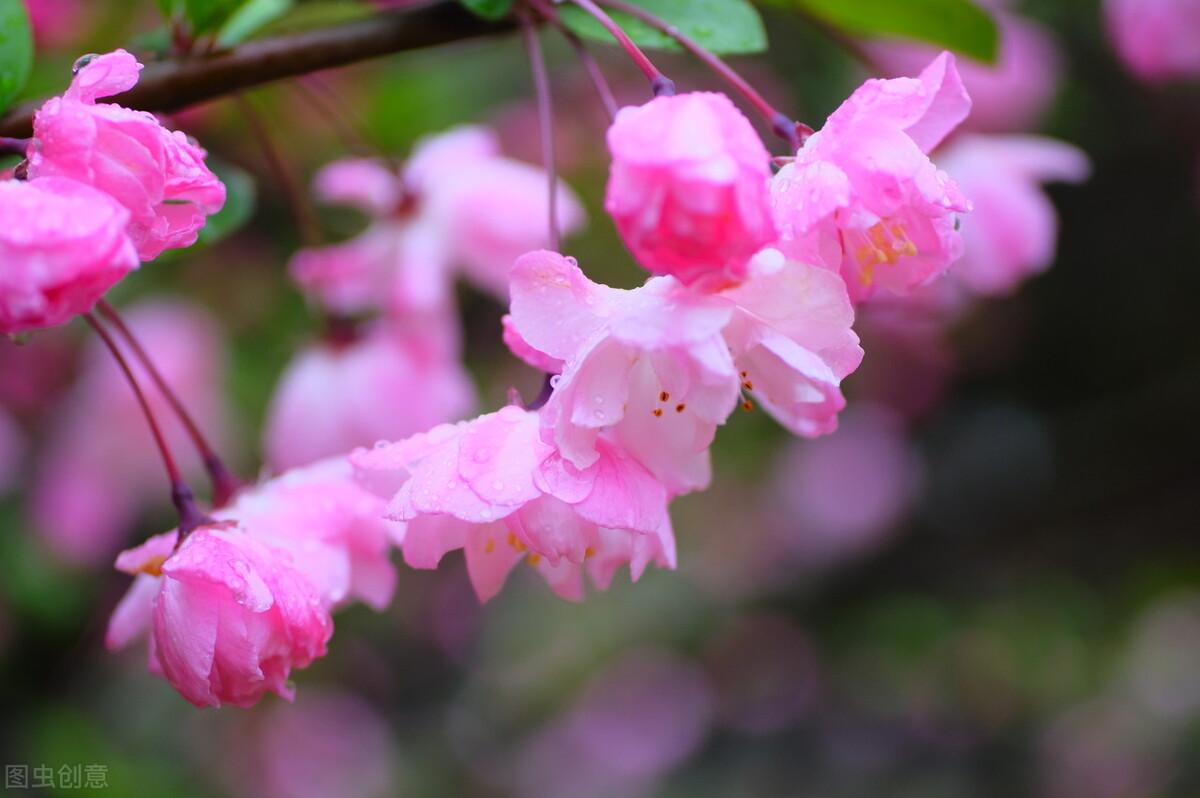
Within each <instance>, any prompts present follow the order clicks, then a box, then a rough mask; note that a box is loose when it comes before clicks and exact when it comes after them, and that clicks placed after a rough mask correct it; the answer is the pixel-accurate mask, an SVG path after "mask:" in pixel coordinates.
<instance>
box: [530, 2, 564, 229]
mask: <svg viewBox="0 0 1200 798" xmlns="http://www.w3.org/2000/svg"><path fill="white" fill-rule="evenodd" d="M520 16H521V32H522V34H523V35H524V37H525V50H526V52H527V53H528V54H529V66H530V68H531V69H532V70H533V85H534V88H535V89H536V91H537V106H538V122H539V123H540V130H541V139H542V165H543V167H544V168H545V170H546V179H547V181H548V184H549V185H548V188H547V192H548V204H549V206H550V226H549V238H550V248H551V249H552V250H555V251H556V252H557V251H558V248H559V244H560V243H561V236H560V235H559V230H558V168H557V159H556V158H555V156H554V99H553V97H552V96H551V94H550V77H549V75H547V74H546V58H545V56H544V55H543V53H542V43H541V41H540V40H539V39H538V32H537V28H536V27H535V26H534V24H533V20H531V19H530V18H529V15H528V14H525V13H522V14H521V15H520Z"/></svg>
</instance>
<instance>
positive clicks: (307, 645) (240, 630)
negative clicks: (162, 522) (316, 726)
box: [107, 522, 333, 707]
mask: <svg viewBox="0 0 1200 798" xmlns="http://www.w3.org/2000/svg"><path fill="white" fill-rule="evenodd" d="M176 536H177V534H176V533H175V532H168V533H166V534H162V535H157V536H155V537H153V538H150V540H148V541H146V542H145V543H143V544H142V545H141V546H138V547H137V548H134V549H129V550H128V551H125V552H123V553H122V554H121V556H120V557H118V558H117V568H118V569H120V570H122V571H125V572H126V573H130V574H134V575H136V576H137V580H136V581H135V582H134V585H133V587H131V588H130V590H129V593H127V594H126V596H125V598H124V599H122V601H121V604H120V605H119V606H118V607H117V610H116V611H115V612H114V613H113V617H112V621H111V622H110V625H109V630H108V635H107V643H108V646H109V648H110V649H111V648H119V647H121V646H124V645H125V644H127V643H129V642H130V641H132V640H133V639H134V638H136V637H138V636H140V634H141V633H142V632H143V631H144V630H145V629H146V628H147V627H149V628H150V629H152V636H151V643H150V662H151V670H152V671H153V672H155V673H160V674H161V675H162V676H163V677H164V678H165V679H166V680H167V681H168V682H170V683H171V686H172V687H174V688H175V689H176V690H178V691H179V693H180V695H182V696H183V697H184V698H186V699H187V700H188V701H190V702H191V703H192V704H194V705H196V706H198V707H219V706H222V705H225V704H232V705H234V706H239V707H249V706H252V705H254V704H255V703H257V702H258V700H259V699H260V698H262V696H263V694H264V693H266V692H267V691H271V692H274V693H277V694H278V695H280V696H282V697H284V698H286V699H288V700H291V699H292V698H293V696H294V690H293V688H292V687H291V686H290V685H289V684H288V676H289V675H290V673H291V671H292V669H293V668H304V667H307V666H308V665H309V664H310V663H311V662H312V661H313V660H314V659H316V658H317V657H320V656H324V654H325V646H326V644H327V643H328V641H329V638H330V636H331V635H332V634H333V621H332V619H331V618H330V617H329V612H328V610H327V609H326V608H325V605H324V603H323V602H322V601H321V599H320V597H319V595H318V593H317V591H316V588H315V587H314V586H313V584H312V583H311V582H310V581H309V580H308V579H307V578H306V577H305V576H304V575H302V574H301V573H300V571H298V570H297V569H296V567H295V566H294V565H293V563H292V561H291V558H290V557H289V556H288V555H287V554H286V553H285V552H283V551H280V550H277V549H273V548H271V547H270V546H268V545H267V544H265V543H263V542H262V541H260V540H258V539H257V537H256V536H253V535H251V534H249V533H248V531H247V530H246V529H245V528H243V527H242V526H241V525H240V524H238V523H237V522H217V523H213V524H207V525H204V526H201V527H200V528H198V529H196V530H195V531H194V532H192V533H191V535H189V536H188V538H187V539H186V540H185V541H184V542H183V544H182V545H180V546H179V548H178V550H175V541H176Z"/></svg>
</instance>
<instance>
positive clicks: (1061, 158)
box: [939, 135, 1089, 295]
mask: <svg viewBox="0 0 1200 798" xmlns="http://www.w3.org/2000/svg"><path fill="white" fill-rule="evenodd" d="M939 160H940V161H941V164H942V166H943V168H945V169H946V171H947V172H948V173H949V174H951V175H953V176H954V179H955V180H956V181H957V182H958V184H959V186H961V187H962V189H963V191H964V192H966V193H967V195H968V196H970V197H971V201H972V203H973V205H974V209H973V210H972V212H971V214H970V216H968V217H967V218H966V219H964V220H963V226H962V238H963V244H964V250H965V251H964V253H963V257H962V259H961V260H960V261H959V262H958V263H957V264H956V265H955V267H954V269H953V271H951V273H950V279H951V280H952V281H953V283H955V284H956V285H960V286H962V287H963V288H965V289H966V290H967V291H968V292H970V293H972V294H984V295H989V294H1005V293H1009V292H1011V291H1012V290H1013V289H1014V288H1016V286H1017V285H1018V284H1019V283H1020V282H1021V281H1022V280H1024V279H1025V278H1026V277H1029V276H1030V275H1031V274H1034V273H1037V272H1040V271H1042V270H1044V269H1046V268H1047V267H1048V266H1050V264H1051V262H1052V261H1053V259H1054V250H1055V244H1056V240H1057V238H1058V217H1057V214H1056V213H1055V210H1054V206H1053V205H1052V204H1051V202H1050V199H1049V198H1048V197H1047V196H1046V195H1045V193H1044V192H1043V191H1042V190H1041V186H1040V183H1042V182H1043V181H1050V180H1061V181H1067V182H1072V183H1074V182H1079V181H1081V180H1084V179H1086V177H1087V175H1088V171H1089V165H1088V159H1087V156H1086V155H1084V154H1083V152H1081V151H1080V150H1079V149H1078V148H1076V147H1073V146H1071V145H1070V144H1065V143H1063V142H1060V141H1055V140H1053V139H1048V138H1043V137H1040V136H983V135H972V136H963V137H960V138H957V139H955V140H954V141H953V142H951V143H950V145H949V146H947V147H945V148H943V149H942V151H941V152H940V154H939Z"/></svg>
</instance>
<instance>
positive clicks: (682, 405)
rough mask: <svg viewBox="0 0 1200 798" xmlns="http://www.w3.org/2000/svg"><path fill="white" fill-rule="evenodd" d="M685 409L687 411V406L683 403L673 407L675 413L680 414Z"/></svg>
mask: <svg viewBox="0 0 1200 798" xmlns="http://www.w3.org/2000/svg"><path fill="white" fill-rule="evenodd" d="M686 409H687V405H685V404H684V403H683V402H680V403H679V404H677V405H675V412H676V413H682V412H683V411H684V410H686Z"/></svg>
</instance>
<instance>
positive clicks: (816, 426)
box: [508, 250, 862, 493]
mask: <svg viewBox="0 0 1200 798" xmlns="http://www.w3.org/2000/svg"><path fill="white" fill-rule="evenodd" d="M512 294H513V300H512V317H511V320H510V322H509V324H510V327H511V334H509V335H508V338H510V339H512V340H514V341H515V342H516V343H517V350H516V351H518V353H519V354H522V353H523V354H524V359H526V360H527V361H529V360H532V359H533V358H532V356H530V355H529V354H528V352H527V351H526V349H528V350H533V351H534V352H536V353H538V354H539V355H540V356H541V357H543V358H551V359H554V360H557V361H561V362H563V363H564V364H565V365H564V366H563V370H562V374H561V376H559V377H558V378H556V380H555V382H554V383H553V384H554V393H553V394H552V396H551V397H550V400H549V402H548V403H547V404H546V407H545V408H544V410H543V412H542V417H543V423H544V425H545V426H546V427H547V435H548V439H549V440H552V441H553V442H554V445H555V446H556V447H557V448H558V449H559V451H560V452H561V453H562V456H563V457H564V458H566V459H567V460H568V461H570V462H571V463H572V464H573V465H575V466H576V467H578V468H586V467H588V466H590V465H591V464H592V463H593V462H595V460H596V458H597V457H598V456H599V455H598V452H597V450H596V448H595V442H596V441H597V440H598V439H599V438H600V436H601V434H602V433H603V432H604V431H605V430H611V433H610V434H611V436H612V438H613V440H614V441H616V442H618V443H619V445H620V446H622V447H623V448H624V449H625V450H626V451H628V452H629V453H630V454H631V455H633V457H635V458H636V459H637V460H639V461H640V462H641V463H643V464H644V465H645V466H646V467H647V468H649V469H650V471H651V472H653V473H654V475H655V476H656V477H657V478H658V479H660V480H661V481H662V482H663V483H664V484H665V485H666V486H667V487H668V489H669V490H671V491H672V492H673V493H682V492H685V491H689V490H698V489H701V488H703V487H705V486H706V485H707V483H708V481H709V478H710V466H709V457H708V447H709V445H710V444H711V443H712V439H713V436H714V435H715V433H716V428H717V427H718V426H719V425H721V424H722V423H724V422H725V419H726V418H727V417H728V416H729V414H730V412H732V410H733V408H734V407H735V406H736V405H737V403H738V399H739V392H740V391H743V390H744V391H746V392H748V393H749V394H750V395H751V396H752V397H754V398H755V399H756V400H757V401H758V402H759V403H761V405H762V406H763V408H764V409H766V410H767V412H769V413H770V414H771V415H772V416H774V417H775V418H777V419H778V420H779V421H780V422H781V423H782V424H784V426H786V427H787V428H788V429H789V430H791V431H793V432H795V433H797V434H800V435H809V436H812V435H820V434H824V433H826V432H829V431H832V430H833V429H834V428H835V427H836V423H837V413H838V411H839V410H841V408H842V407H843V406H844V405H845V400H844V399H843V397H842V394H841V389H840V383H841V380H842V378H844V377H845V376H846V375H847V374H849V373H850V372H852V371H853V370H854V369H855V368H856V367H857V366H858V364H859V361H860V360H861V359H862V349H861V348H860V347H859V345H858V337H857V336H856V335H855V334H854V332H853V331H852V330H851V324H852V323H853V321H854V311H853V309H852V307H851V306H850V301H849V298H848V296H847V294H846V289H845V286H844V285H843V283H842V281H841V279H840V278H839V277H838V276H837V275H836V274H833V273H832V272H828V271H826V270H823V269H819V268H817V267H811V266H805V265H802V264H799V263H789V262H787V261H786V259H785V258H784V257H783V255H782V254H781V253H779V252H777V251H775V250H764V251H763V252H762V253H760V255H759V256H757V257H756V258H754V259H752V260H751V261H750V263H748V264H747V267H746V281H745V282H743V283H742V284H741V285H739V286H736V287H734V288H731V289H727V290H725V291H723V292H720V293H703V294H701V293H696V292H693V291H689V290H687V289H686V288H685V287H684V286H681V285H680V284H679V283H678V282H677V281H676V280H675V279H674V278H671V277H657V278H653V279H651V280H650V281H649V282H647V283H646V285H644V286H643V287H641V288H638V289H635V290H632V291H621V290H617V289H614V288H609V287H607V286H603V285H597V284H595V283H592V282H591V281H589V280H588V279H587V277H585V276H584V274H583V272H582V271H580V269H579V267H578V266H577V265H576V264H575V263H574V262H573V261H572V260H570V259H567V258H564V257H563V256H561V255H559V254H557V253H553V252H533V253H530V254H528V255H526V256H524V257H522V258H521V259H520V260H518V261H517V264H516V266H514V268H513V283H512ZM547 365H552V362H551V363H547ZM746 406H747V407H752V406H753V402H749V401H748V404H747V405H746Z"/></svg>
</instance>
